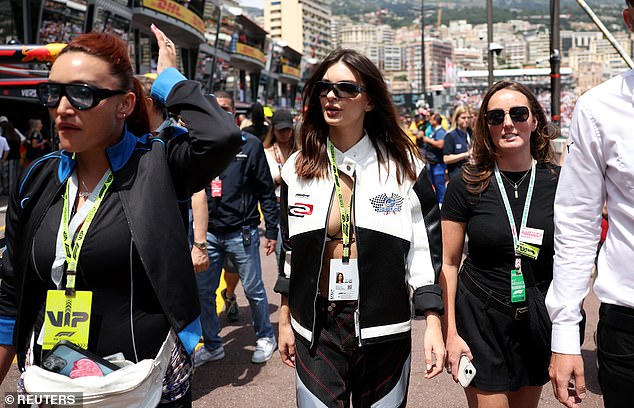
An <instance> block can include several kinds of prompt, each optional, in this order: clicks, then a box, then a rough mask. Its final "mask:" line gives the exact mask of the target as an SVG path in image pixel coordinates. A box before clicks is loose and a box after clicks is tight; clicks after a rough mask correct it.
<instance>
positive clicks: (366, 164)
mask: <svg viewBox="0 0 634 408" xmlns="http://www.w3.org/2000/svg"><path fill="white" fill-rule="evenodd" d="M335 152H336V159H337V167H338V168H339V171H340V172H342V173H345V174H347V175H348V176H351V177H353V176H354V177H353V179H354V190H353V192H354V194H353V198H352V200H353V203H352V205H351V206H352V212H353V214H352V215H353V219H354V236H355V240H356V241H355V242H356V246H357V258H358V259H357V265H358V268H359V282H360V283H359V299H358V311H359V314H358V323H359V332H360V337H359V342H360V344H362V345H363V344H374V343H381V342H385V341H389V340H393V339H397V338H403V337H406V336H410V331H411V325H410V320H411V315H412V302H413V304H414V310H415V313H416V314H417V315H422V314H423V313H424V312H425V311H427V310H432V309H433V310H437V311H439V312H440V313H442V312H443V303H442V297H441V289H440V286H439V285H438V283H437V282H438V276H439V275H440V270H441V264H442V254H441V251H442V240H441V233H440V210H439V207H438V203H437V201H436V196H435V194H434V191H433V188H432V186H431V183H430V181H429V178H428V176H427V174H426V170H425V168H424V164H423V163H422V161H420V160H416V163H415V164H416V170H417V174H418V179H417V180H415V181H414V180H410V179H407V178H406V179H405V180H404V181H403V182H402V183H399V182H398V180H397V178H396V174H395V173H396V171H395V169H396V165H395V163H393V162H392V163H390V171H389V172H388V169H387V167H386V166H385V165H382V166H380V167H379V164H378V158H377V154H376V150H375V149H374V146H373V145H372V142H371V141H370V139H369V137H368V136H367V135H366V136H364V137H363V139H361V140H360V141H359V142H358V143H357V144H356V145H355V146H353V147H352V148H350V149H349V150H347V151H346V152H345V153H342V152H340V151H339V150H337V149H335ZM297 154H298V153H295V154H294V155H292V156H291V157H290V158H289V160H288V161H287V163H286V164H285V165H284V168H283V169H282V179H283V183H282V194H281V201H282V208H281V214H282V217H281V220H282V226H281V227H282V234H283V237H284V241H285V242H284V246H283V251H282V254H281V260H283V261H284V262H280V271H279V277H278V280H277V283H276V285H275V290H276V292H278V293H282V294H287V295H288V302H289V307H290V312H291V324H292V326H293V329H294V330H295V332H296V333H297V334H299V339H300V340H303V341H304V342H306V343H309V344H311V345H314V342H315V340H316V338H317V337H318V333H315V321H316V317H315V315H316V310H317V303H318V296H319V294H318V287H319V278H320V273H321V266H322V254H323V248H324V246H325V242H326V231H327V229H326V226H327V223H328V218H329V214H330V208H331V203H332V197H333V195H334V194H335V188H334V179H333V178H332V175H331V174H329V175H328V176H326V177H323V178H315V179H311V180H308V179H301V178H298V177H297V175H296V174H295V160H296V159H297ZM383 157H387V155H386V154H383ZM412 292H413V296H412ZM322 295H323V294H322ZM323 296H325V295H323Z"/></svg>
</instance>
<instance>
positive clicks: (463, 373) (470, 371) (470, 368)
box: [458, 355, 476, 388]
mask: <svg viewBox="0 0 634 408" xmlns="http://www.w3.org/2000/svg"><path fill="white" fill-rule="evenodd" d="M475 375H476V369H475V367H474V365H473V364H472V363H471V360H469V357H467V356H465V355H462V356H461V357H460V364H459V365H458V382H459V383H460V385H462V387H463V388H467V387H468V386H469V384H471V380H473V377H475Z"/></svg>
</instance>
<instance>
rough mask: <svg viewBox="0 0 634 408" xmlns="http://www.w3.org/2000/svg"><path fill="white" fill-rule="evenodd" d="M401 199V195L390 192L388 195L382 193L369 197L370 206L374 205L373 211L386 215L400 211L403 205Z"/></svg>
mask: <svg viewBox="0 0 634 408" xmlns="http://www.w3.org/2000/svg"><path fill="white" fill-rule="evenodd" d="M403 200H404V199H403V197H401V196H400V195H398V194H395V193H392V195H391V196H390V197H388V196H387V194H385V193H382V194H379V195H378V196H376V197H374V198H371V199H370V203H371V204H372V207H374V211H376V212H378V213H382V214H384V215H388V214H396V213H397V212H400V211H401V208H402V207H403Z"/></svg>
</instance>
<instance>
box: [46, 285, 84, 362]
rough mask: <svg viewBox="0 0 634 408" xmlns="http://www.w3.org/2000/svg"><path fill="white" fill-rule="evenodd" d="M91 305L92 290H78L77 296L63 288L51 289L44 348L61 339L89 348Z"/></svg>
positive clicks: (48, 300) (47, 300)
mask: <svg viewBox="0 0 634 408" xmlns="http://www.w3.org/2000/svg"><path fill="white" fill-rule="evenodd" d="M91 305H92V292H89V291H77V292H75V296H66V293H65V291H63V290H49V291H48V294H47V296H46V313H45V315H44V344H43V345H42V349H44V350H50V349H52V348H53V346H55V345H56V344H57V343H59V342H60V340H67V341H70V342H71V343H73V344H75V345H77V346H79V347H82V348H84V349H87V348H88V333H89V331H90V309H91Z"/></svg>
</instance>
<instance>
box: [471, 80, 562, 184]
mask: <svg viewBox="0 0 634 408" xmlns="http://www.w3.org/2000/svg"><path fill="white" fill-rule="evenodd" d="M503 89H508V90H511V91H516V92H520V93H521V94H523V95H524V96H526V98H527V99H528V104H529V108H530V110H531V115H532V116H533V117H534V118H536V119H537V127H536V128H535V130H534V131H532V132H531V138H530V144H531V156H532V157H533V159H535V160H537V163H538V164H544V163H551V164H556V163H557V161H556V159H555V153H554V151H553V148H552V145H551V143H550V141H551V140H553V139H555V138H557V136H559V128H557V127H556V126H555V125H553V124H552V123H550V122H548V120H547V119H546V114H545V113H544V109H543V108H542V106H541V105H540V104H539V101H537V98H536V97H535V95H534V94H533V92H531V90H530V89H528V88H527V87H526V86H524V85H522V84H520V83H518V82H514V81H499V82H496V83H495V84H493V85H492V86H491V87H490V88H489V89H488V90H487V92H486V94H485V95H484V99H483V100H482V106H481V107H480V112H479V113H478V117H477V120H476V123H475V129H474V132H473V159H474V162H475V164H472V165H467V166H465V167H464V168H463V172H462V178H463V180H464V181H465V183H466V185H467V191H469V193H471V194H474V195H478V194H480V193H482V192H483V191H484V190H485V189H486V188H487V187H488V186H489V183H490V182H491V175H492V174H493V169H494V168H495V162H496V158H497V156H498V152H497V147H496V146H495V144H494V143H493V139H492V138H491V133H490V132H489V125H488V124H487V122H486V119H485V116H486V113H487V107H488V106H489V101H490V100H491V97H492V96H493V95H495V94H496V93H497V92H499V91H501V90H503Z"/></svg>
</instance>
